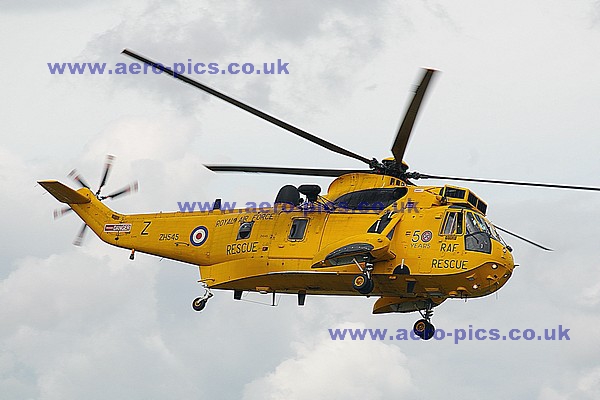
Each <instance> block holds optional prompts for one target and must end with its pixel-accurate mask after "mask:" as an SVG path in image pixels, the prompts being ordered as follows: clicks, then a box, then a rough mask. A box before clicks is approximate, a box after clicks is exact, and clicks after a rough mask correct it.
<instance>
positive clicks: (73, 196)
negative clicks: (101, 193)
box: [38, 180, 90, 204]
mask: <svg viewBox="0 0 600 400" xmlns="http://www.w3.org/2000/svg"><path fill="white" fill-rule="evenodd" d="M38 183H39V184H40V185H41V186H42V187H43V188H44V189H46V190H47V191H48V193H50V194H51V195H52V196H54V197H55V198H56V200H58V201H60V202H61V203H66V204H85V203H89V202H90V199H88V198H87V197H85V196H84V195H82V194H81V193H78V192H76V191H74V190H73V189H71V188H70V187H68V186H65V185H63V184H62V183H60V182H58V181H53V180H49V181H38Z"/></svg>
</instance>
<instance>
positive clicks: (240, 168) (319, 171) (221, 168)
mask: <svg viewBox="0 0 600 400" xmlns="http://www.w3.org/2000/svg"><path fill="white" fill-rule="evenodd" d="M205 167H206V168H208V169H210V170H211V171H214V172H252V173H263V174H283V175H305V176H327V177H332V178H336V177H338V176H341V175H344V174H349V173H352V172H364V173H370V172H371V171H370V170H367V171H357V170H352V169H327V168H286V167H251V166H246V165H205Z"/></svg>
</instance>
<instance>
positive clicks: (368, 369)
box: [244, 324, 415, 400]
mask: <svg viewBox="0 0 600 400" xmlns="http://www.w3.org/2000/svg"><path fill="white" fill-rule="evenodd" d="M343 327H344V328H364V326H362V325H361V324H345V325H344V326H343ZM295 350H296V353H295V355H294V356H293V357H292V358H289V359H286V360H284V361H282V362H281V363H280V364H279V365H278V366H277V367H276V368H275V370H274V371H272V372H270V373H269V374H267V375H266V376H264V377H262V378H259V379H257V380H255V381H253V382H251V383H249V384H247V385H246V387H245V389H244V399H246V400H251V399H273V400H275V399H306V398H345V399H364V398H369V399H384V398H390V397H398V396H410V395H411V394H414V392H415V387H414V386H413V380H412V377H411V373H410V368H409V366H408V359H407V357H406V356H405V355H404V354H403V353H402V351H401V350H400V349H399V348H398V347H396V346H392V345H388V344H385V343H381V342H377V341H371V342H369V341H364V342H363V341H333V340H331V338H329V337H324V336H316V337H313V338H312V340H311V339H310V338H309V339H308V340H306V339H305V340H304V341H302V342H298V343H296V344H295ZM372 366H376V368H372Z"/></svg>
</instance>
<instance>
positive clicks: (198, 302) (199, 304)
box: [192, 297, 208, 312]
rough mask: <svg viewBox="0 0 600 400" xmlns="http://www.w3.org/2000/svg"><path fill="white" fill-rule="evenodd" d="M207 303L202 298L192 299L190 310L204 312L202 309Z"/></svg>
mask: <svg viewBox="0 0 600 400" xmlns="http://www.w3.org/2000/svg"><path fill="white" fill-rule="evenodd" d="M207 301H208V299H203V298H202V297H198V298H196V299H194V301H193V302H192V308H193V309H194V310H195V311H198V312H200V311H202V310H204V307H206V302H207Z"/></svg>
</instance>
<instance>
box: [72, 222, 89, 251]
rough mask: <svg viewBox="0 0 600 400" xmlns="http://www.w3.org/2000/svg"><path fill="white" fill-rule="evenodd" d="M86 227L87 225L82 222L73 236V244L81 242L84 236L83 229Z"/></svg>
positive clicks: (79, 244)
mask: <svg viewBox="0 0 600 400" xmlns="http://www.w3.org/2000/svg"><path fill="white" fill-rule="evenodd" d="M87 227H88V226H87V224H83V226H82V227H81V229H80V230H79V233H78V234H77V236H76V237H75V240H73V244H74V245H75V246H81V244H82V243H83V237H84V236H85V231H86V229H87Z"/></svg>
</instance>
